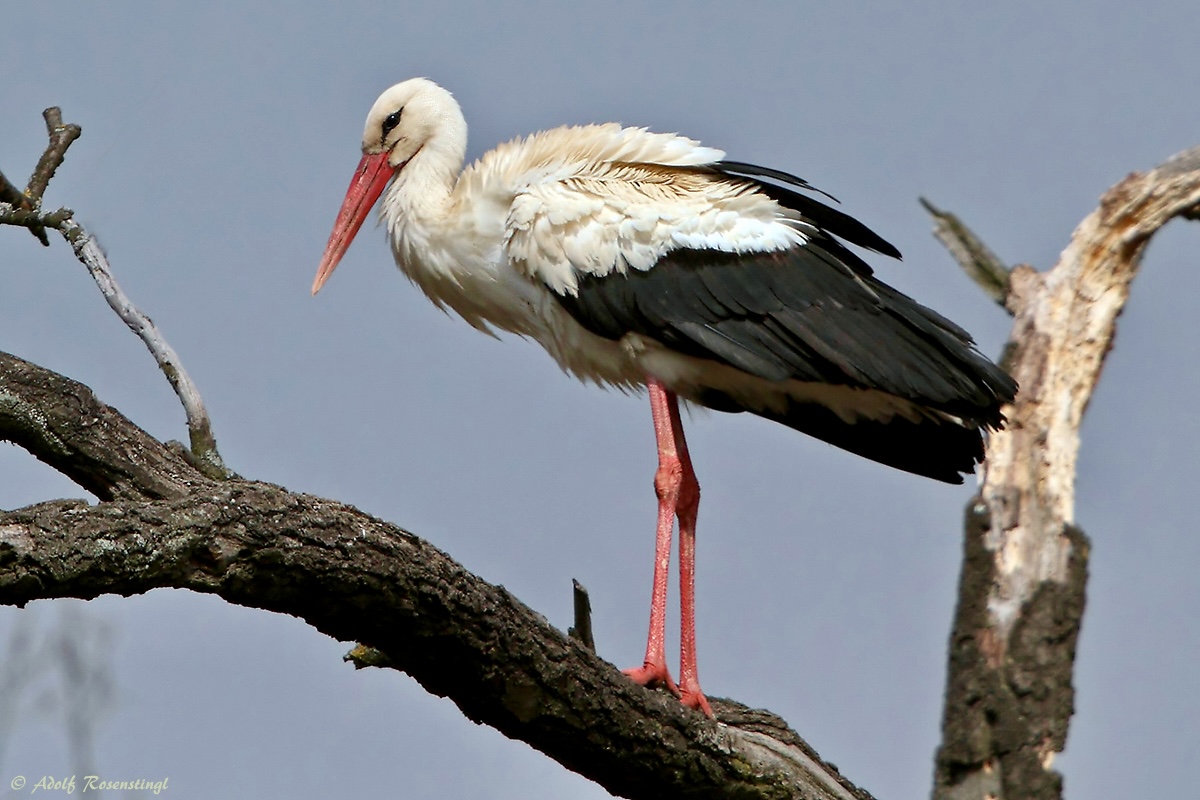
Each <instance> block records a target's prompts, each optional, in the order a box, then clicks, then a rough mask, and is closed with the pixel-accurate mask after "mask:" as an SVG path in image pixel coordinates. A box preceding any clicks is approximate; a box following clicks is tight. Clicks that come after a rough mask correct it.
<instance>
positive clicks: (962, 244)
mask: <svg viewBox="0 0 1200 800" xmlns="http://www.w3.org/2000/svg"><path fill="white" fill-rule="evenodd" d="M918 199H919V200H920V202H921V205H922V206H923V207H924V208H925V210H926V211H928V212H929V214H930V216H932V217H933V219H934V223H935V224H934V226H933V235H934V236H935V237H937V240H938V241H939V242H941V243H942V244H943V245H945V246H946V249H947V250H949V251H950V255H952V256H954V260H955V261H957V262H958V265H959V266H960V267H962V268H963V271H964V272H966V273H967V275H968V276H969V277H970V278H971V280H973V281H975V283H977V284H978V285H979V287H980V288H981V289H983V291H984V293H985V294H987V296H988V297H990V298H992V299H993V300H995V301H996V302H997V303H998V304H1000V305H1001V306H1003V305H1004V303H1005V299H1006V298H1007V297H1008V276H1009V269H1008V267H1007V266H1005V264H1004V262H1003V261H1001V260H1000V259H999V257H997V256H996V254H995V253H993V252H992V251H991V249H989V248H988V246H987V245H985V244H984V243H983V241H982V240H981V239H980V238H979V237H978V236H976V235H975V233H974V232H973V231H972V230H971V229H970V228H968V227H967V226H966V225H965V224H963V221H962V220H960V219H959V218H958V217H957V216H956V215H954V214H951V213H950V212H948V211H942V210H941V209H939V208H938V207H937V206H935V205H934V204H933V203H931V202H929V201H928V200H926V199H925V198H924V197H921V198H918Z"/></svg>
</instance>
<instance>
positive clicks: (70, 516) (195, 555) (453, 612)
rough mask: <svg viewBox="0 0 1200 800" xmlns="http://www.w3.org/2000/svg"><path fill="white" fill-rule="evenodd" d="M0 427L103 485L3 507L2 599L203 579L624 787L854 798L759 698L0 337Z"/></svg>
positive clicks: (686, 793)
mask: <svg viewBox="0 0 1200 800" xmlns="http://www.w3.org/2000/svg"><path fill="white" fill-rule="evenodd" d="M0 438H4V439H8V440H10V441H16V442H17V443H18V444H20V445H21V446H23V447H25V448H26V449H28V450H30V452H32V453H33V454H34V455H36V456H37V457H39V458H41V459H42V460H44V461H47V463H50V464H52V465H53V466H55V467H56V468H58V469H61V470H62V471H63V472H64V473H66V474H68V475H69V476H71V477H72V478H74V479H75V480H77V481H79V482H80V483H81V485H85V486H87V487H88V488H90V489H91V490H92V491H94V492H96V493H97V494H98V495H100V496H106V497H112V498H116V499H115V500H114V501H113V502H105V503H101V504H99V505H88V504H87V503H85V502H83V501H64V500H58V501H53V502H49V503H43V504H40V505H36V506H30V507H28V508H24V509H19V510H16V511H11V512H0V603H4V604H9V605H23V604H25V603H27V602H29V601H30V600H36V599H42V598H52V597H82V598H90V597H95V596H97V595H99V594H105V593H112V592H115V593H118V594H122V595H131V594H137V593H141V592H146V591H149V590H150V589H154V588H159V587H176V588H185V589H192V590H194V591H199V592H209V593H213V594H217V595H219V596H220V597H222V598H224V599H226V600H228V601H229V602H231V603H237V604H239V605H245V606H249V607H253V608H262V609H267V610H270V611H277V612H280V613H285V614H292V615H294V616H297V617H300V618H302V619H304V620H306V621H307V622H308V623H309V624H311V625H313V626H314V627H315V628H317V629H318V630H321V631H323V632H324V633H326V634H328V635H330V636H333V637H335V638H337V639H340V640H344V641H358V642H362V643H364V644H365V645H368V646H370V647H371V648H374V649H375V650H377V651H378V652H379V654H380V655H379V656H369V663H374V664H388V665H391V666H394V667H395V668H397V669H401V670H403V671H405V672H407V673H408V674H410V675H412V676H413V677H414V678H415V679H416V680H417V681H419V682H420V683H421V684H422V685H423V686H424V687H425V688H426V689H427V690H429V691H430V692H433V693H434V694H438V695H442V696H446V697H449V698H451V699H452V700H454V702H455V703H457V704H458V706H459V708H461V709H462V711H463V713H464V714H466V715H467V716H468V717H469V718H470V719H472V720H474V721H476V722H481V723H485V724H488V725H491V726H493V727H495V728H496V729H497V730H499V731H501V732H502V733H504V734H505V735H507V736H510V737H512V738H516V739H521V740H523V741H525V742H528V743H529V744H530V745H532V746H533V747H536V748H538V749H539V750H541V751H543V752H545V753H546V754H547V755H550V756H551V757H552V758H555V759H556V760H558V761H559V762H561V763H562V764H564V765H565V766H567V767H568V768H569V769H572V770H574V771H576V772H579V773H580V774H582V775H585V776H587V777H589V778H591V779H592V780H594V781H596V782H598V783H600V784H601V785H603V786H604V787H606V788H607V789H609V790H610V791H612V792H614V793H617V794H620V795H623V796H626V797H630V798H639V797H646V798H651V797H653V798H658V797H712V798H794V797H800V798H842V800H850V799H853V800H867V799H868V798H869V795H867V794H866V793H865V792H862V791H861V790H859V789H857V788H855V787H854V786H853V785H852V784H850V783H849V782H848V781H846V780H845V779H844V778H842V777H841V776H840V775H839V774H838V773H837V771H836V769H835V768H833V767H831V766H829V765H826V764H824V763H823V762H821V760H820V759H819V757H818V756H817V755H816V753H814V752H813V751H812V750H811V749H810V748H809V747H808V746H807V745H806V744H805V743H804V741H803V740H802V739H801V738H800V737H799V736H797V735H796V734H795V733H794V732H792V731H790V730H789V729H788V728H787V726H786V725H785V724H783V723H782V721H781V720H778V719H777V718H775V717H773V716H772V715H770V714H767V713H766V712H755V711H750V710H749V709H746V708H744V707H742V706H739V705H738V704H736V703H731V702H728V701H719V700H714V702H713V706H714V709H715V710H716V713H717V715H718V717H719V718H720V719H721V720H722V721H721V722H714V721H712V720H709V719H706V718H705V717H703V716H702V715H700V714H698V713H695V712H693V711H689V710H687V709H685V708H683V707H682V706H681V705H680V704H679V702H678V701H677V700H675V699H674V698H673V697H670V696H668V695H665V694H661V693H658V692H653V691H648V690H646V689H644V688H642V687H639V686H636V685H635V684H633V683H632V682H631V681H629V680H628V679H626V678H625V677H624V676H623V675H621V674H620V672H619V671H618V670H617V669H615V668H614V667H613V666H612V665H611V664H609V663H607V662H606V661H604V660H603V659H601V658H599V657H598V656H596V655H595V654H594V653H592V652H591V651H590V650H589V649H588V648H587V647H585V646H583V645H582V644H580V643H579V642H576V641H574V640H573V639H570V638H568V637H567V636H564V635H563V634H562V633H560V632H559V631H557V630H556V629H555V628H553V627H552V626H551V625H549V624H548V623H547V622H546V621H545V619H543V618H542V617H541V616H540V615H538V614H537V613H535V612H533V611H532V610H530V609H529V608H527V607H526V606H524V605H523V604H521V603H520V601H518V600H517V599H516V598H514V597H513V596H512V595H510V594H509V593H508V592H507V591H505V590H504V589H503V588H502V587H498V586H493V585H491V584H489V583H487V582H485V581H483V580H481V579H480V578H477V577H475V576H474V575H472V574H470V573H469V572H467V571H466V570H465V569H463V568H462V567H461V566H460V565H458V564H457V563H455V562H454V561H453V560H451V559H450V558H449V557H448V556H446V555H445V554H444V553H442V552H441V551H439V550H437V549H436V548H434V547H433V546H431V545H429V544H428V543H426V542H424V541H422V540H421V539H419V538H417V537H416V536H413V535H412V534H410V533H407V532H406V531H403V530H401V529H399V528H397V527H395V526H393V525H390V524H388V523H385V522H382V521H380V520H377V519H374V518H372V517H369V516H367V515H366V514H363V513H362V512H360V511H358V510H357V509H354V508H351V507H349V506H346V505H342V504H340V503H336V502H333V501H329V500H323V499H320V498H316V497H311V496H308V495H302V494H294V493H291V492H288V491H286V490H284V489H282V488H280V487H278V486H272V485H269V484H263V483H254V482H249V481H243V480H228V481H211V480H208V479H206V478H204V477H203V476H202V475H200V474H199V473H198V472H196V471H195V470H193V469H192V468H191V467H190V466H189V465H188V464H187V463H186V462H184V461H183V460H181V459H179V458H178V457H176V456H175V455H174V454H173V453H172V452H171V451H170V450H169V449H168V448H167V447H166V446H164V445H162V444H161V443H159V442H157V441H156V440H154V439H153V438H152V437H150V436H149V435H148V434H146V433H145V432H144V431H142V430H140V429H139V428H137V426H135V425H134V424H133V423H131V422H130V421H129V420H128V419H126V418H125V417H124V416H122V415H121V414H120V413H119V412H117V411H115V410H114V409H111V408H108V407H106V406H104V405H103V404H102V403H100V402H99V401H98V400H96V399H95V398H94V397H93V396H92V394H91V392H90V391H89V390H88V389H87V388H86V387H84V386H82V385H80V384H78V383H75V382H74V381H70V380H68V379H66V378H63V377H62V376H59V375H55V374H54V373H51V372H48V371H47V370H44V369H41V368H40V367H37V366H34V365H32V364H29V363H28V362H25V361H21V360H20V359H17V358H13V357H11V356H3V357H0ZM360 660H364V659H360Z"/></svg>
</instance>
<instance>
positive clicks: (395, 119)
mask: <svg viewBox="0 0 1200 800" xmlns="http://www.w3.org/2000/svg"><path fill="white" fill-rule="evenodd" d="M402 111H404V109H403V108H401V109H398V110H396V111H393V112H392V113H390V114H388V115H387V116H386V117H384V120H383V138H384V139H386V138H387V135H388V134H389V133H391V132H392V128H395V127H396V126H397V125H399V124H400V113H401V112H402Z"/></svg>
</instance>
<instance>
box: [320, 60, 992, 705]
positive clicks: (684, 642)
mask: <svg viewBox="0 0 1200 800" xmlns="http://www.w3.org/2000/svg"><path fill="white" fill-rule="evenodd" d="M466 149H467V125H466V122H465V120H464V119H463V115H462V111H461V109H460V108H459V106H458V103H457V102H456V101H455V100H454V98H453V97H452V96H451V94H450V93H449V92H447V91H446V90H445V89H443V88H441V87H440V86H438V85H437V84H435V83H433V82H431V81H428V80H425V79H423V78H416V79H413V80H408V81H405V82H403V83H400V84H397V85H395V86H393V87H391V88H390V89H388V90H387V91H386V92H384V93H383V94H382V95H381V96H380V97H379V99H378V100H377V101H375V105H374V106H372V107H371V111H370V113H369V114H368V115H367V123H366V129H365V131H364V132H363V142H362V152H363V157H362V160H361V161H360V162H359V165H358V169H357V170H356V171H355V174H354V178H353V180H352V181H351V183H350V188H349V190H348V191H347V192H346V198H345V201H344V202H343V204H342V207H341V211H340V212H339V213H338V217H337V221H336V222H335V223H334V228H333V233H332V234H331V235H330V238H329V244H328V246H327V247H326V248H325V254H324V256H323V257H322V259H321V264H320V267H319V269H318V271H317V276H316V279H315V280H314V282H313V287H312V291H313V294H316V292H317V291H318V290H319V289H320V288H321V287H322V286H323V285H324V284H325V281H326V280H328V279H329V276H330V275H331V274H332V273H333V270H334V268H335V267H336V266H337V264H338V261H339V260H340V259H341V257H342V254H343V253H344V252H345V251H346V248H347V247H349V245H350V242H351V240H352V239H353V238H354V236H355V234H356V233H357V232H358V230H359V228H360V227H361V226H362V223H363V220H364V219H365V218H366V216H367V214H368V213H369V212H370V210H371V207H372V206H373V205H374V204H375V201H376V200H377V199H378V198H379V196H380V195H381V194H383V195H384V199H383V208H382V212H381V216H382V219H383V221H384V222H386V224H387V230H388V233H389V235H390V237H391V243H392V251H393V253H394V255H395V257H396V263H397V264H398V265H399V267H400V270H401V271H402V272H403V273H404V274H405V275H406V276H408V278H409V279H410V280H412V281H413V282H414V283H415V284H417V286H419V287H420V288H421V290H422V291H423V292H425V294H426V295H427V296H428V297H429V299H430V300H432V301H433V302H434V303H435V304H437V305H438V306H439V307H441V308H443V309H445V308H447V307H448V308H451V309H453V310H454V311H455V312H457V313H458V314H459V315H461V316H462V317H463V319H465V320H466V321H467V322H469V323H470V324H471V325H473V326H474V327H476V328H478V329H479V330H482V331H485V332H490V331H492V330H493V329H494V328H499V329H502V330H506V331H511V332H513V333H517V334H520V335H522V336H527V337H529V338H532V339H534V340H536V341H537V342H538V343H540V344H541V345H542V346H543V347H544V348H546V350H547V351H548V352H549V353H550V356H551V357H552V358H553V359H554V360H555V361H557V362H558V364H559V366H561V367H562V368H563V369H564V370H566V371H567V372H569V373H571V374H573V375H575V376H577V377H579V378H581V379H583V380H590V381H594V382H596V383H599V384H602V385H607V386H617V387H621V388H625V389H629V388H638V387H641V386H645V387H646V389H647V391H648V393H649V395H650V410H651V413H652V414H653V418H654V433H655V436H656V437H657V440H658V470H657V472H656V473H655V476H654V488H655V491H656V492H657V495H658V530H657V538H656V544H655V556H654V584H653V591H652V594H651V605H650V633H649V637H648V640H647V643H646V657H645V660H644V663H643V665H642V666H641V667H638V668H636V669H632V670H628V671H627V672H626V674H628V675H629V676H630V677H631V678H633V679H634V680H635V681H637V682H638V683H640V684H643V685H651V684H656V685H662V686H665V687H667V688H668V689H669V690H671V691H672V692H673V693H675V694H676V695H677V696H679V697H681V699H682V700H683V702H684V704H686V705H687V706H690V707H692V708H698V709H700V710H701V711H703V712H704V713H705V714H707V715H709V716H712V711H711V710H710V708H709V704H708V701H707V700H706V699H705V697H704V694H703V693H702V692H701V690H700V681H699V677H698V675H697V670H696V649H695V626H694V622H693V608H694V601H693V574H694V573H693V564H694V552H695V550H694V548H695V526H696V510H697V507H698V504H699V500H700V488H699V485H698V484H697V482H696V477H695V474H694V472H693V471H692V465H691V461H690V459H689V457H688V450H687V445H686V443H685V442H684V437H683V428H682V425H681V422H680V416H679V398H683V399H684V400H686V401H688V402H691V403H695V404H697V405H700V406H706V407H708V408H713V409H717V410H719V411H730V412H734V411H749V412H751V413H753V414H758V415H759V416H762V417H766V418H767V419H771V420H774V421H776V422H780V423H782V424H784V425H786V426H788V427H790V428H794V429H796V430H798V431H801V432H803V433H807V434H809V435H811V436H815V437H817V438H818V439H822V440H824V441H826V442H829V443H830V444H833V445H835V446H837V447H841V448H844V449H846V450H849V451H851V452H854V453H858V454H859V455H862V456H865V457H866V458H870V459H873V460H875V461H878V462H880V463H883V464H887V465H889V466H892V467H896V468H898V469H902V470H907V471H908V472H913V473H916V474H918V475H925V476H928V477H931V478H935V479H937V480H941V481H946V482H949V483H961V482H962V475H961V474H960V473H970V472H973V471H974V468H975V464H976V463H978V462H979V461H980V460H981V459H982V458H983V442H982V437H981V433H982V430H983V429H995V428H998V427H1000V425H1002V424H1003V421H1004V418H1003V416H1002V415H1001V410H1000V409H1001V406H1002V405H1003V404H1004V403H1007V402H1009V401H1011V400H1012V399H1013V395H1014V393H1015V392H1016V384H1015V383H1014V382H1013V380H1012V378H1010V377H1009V376H1008V375H1007V374H1005V373H1004V371H1003V370H1001V369H1000V368H999V367H997V366H996V365H994V364H992V363H991V362H990V361H989V360H988V359H987V358H985V357H984V356H982V355H981V354H980V353H979V352H978V351H977V350H976V349H975V347H974V344H973V342H972V340H971V337H970V335H969V334H967V332H966V331H964V330H963V329H962V328H959V327H958V326H957V325H955V324H954V323H952V322H950V321H949V320H947V319H946V318H944V317H942V316H941V315H939V314H937V313H936V312H934V311H931V310H930V309H928V308H925V307H924V306H922V305H919V304H918V303H916V302H915V301H913V300H911V299H910V298H908V297H906V296H905V295H903V294H901V293H900V292H898V291H896V290H895V289H893V288H891V287H890V286H888V285H887V284H884V283H882V282H881V281H880V280H878V279H877V278H875V277H874V276H873V274H872V271H871V268H870V267H869V266H867V264H866V263H865V262H864V261H863V260H862V259H861V258H859V257H858V256H857V255H856V254H854V253H853V252H851V251H850V250H849V249H847V247H846V246H845V244H843V242H846V243H849V244H853V245H858V246H860V247H864V248H866V249H868V250H874V251H875V252H878V253H882V254H884V255H888V256H894V257H899V255H900V254H899V252H898V251H897V250H896V249H895V248H894V247H893V246H892V245H890V244H888V243H887V242H886V241H884V240H883V239H882V238H880V237H879V236H878V235H877V234H875V233H874V232H872V231H871V230H870V229H868V228H867V227H866V226H865V225H863V224H862V223H860V222H858V221H857V220H855V219H853V218H851V217H849V216H848V215H846V214H844V213H842V212H840V211H837V210H835V209H833V208H830V207H829V206H827V205H825V204H824V203H822V202H820V201H818V200H816V199H814V198H813V197H811V196H809V195H806V194H801V193H800V191H801V190H805V191H809V192H813V191H817V190H815V189H813V187H812V186H810V185H809V184H808V183H806V182H805V181H803V180H801V179H800V178H797V177H795V176H794V175H789V174H787V173H784V172H779V171H776V170H772V169H767V168H764V167H757V166H753V165H751V164H745V163H739V162H734V161H726V160H724V157H725V154H724V153H723V152H722V151H720V150H715V149H713V148H710V147H702V146H701V145H700V144H699V143H697V142H695V141H693V140H691V139H687V138H684V137H682V136H676V135H673V134H658V133H650V132H649V131H647V130H646V129H644V128H623V127H621V126H619V125H616V124H607V125H587V126H582V127H563V128H556V129H554V130H550V131H544V132H542V133H536V134H533V135H532V136H529V137H528V138H526V139H524V140H521V141H513V142H509V143H508V144H503V145H500V146H499V147H497V148H496V149H495V150H492V151H491V152H490V153H487V154H486V155H484V156H483V157H482V158H481V159H479V161H477V162H475V163H474V164H472V165H470V166H468V167H467V168H466V169H463V168H462V165H463V158H464V156H465V153H466ZM389 181H390V182H391V186H390V187H388V183H389ZM385 189H386V193H385ZM675 518H678V520H679V561H680V564H679V583H680V605H681V606H682V617H683V619H682V630H681V636H680V638H681V659H680V668H679V678H680V680H679V684H678V686H676V684H675V683H674V682H673V681H672V680H671V676H670V674H669V673H668V671H667V665H666V658H665V653H664V647H663V638H664V629H665V624H666V622H665V607H666V595H667V567H668V564H669V559H670V555H669V554H670V545H671V532H672V527H673V525H674V520H675Z"/></svg>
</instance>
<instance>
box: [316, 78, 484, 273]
mask: <svg viewBox="0 0 1200 800" xmlns="http://www.w3.org/2000/svg"><path fill="white" fill-rule="evenodd" d="M426 148H428V149H429V150H430V151H431V152H430V155H429V156H428V157H436V156H434V153H433V151H437V153H438V155H439V156H440V157H441V158H440V159H439V160H441V161H445V162H448V163H450V164H451V166H452V167H453V168H457V167H458V166H459V165H460V164H461V162H462V155H463V152H464V151H465V150H466V123H465V122H463V118H462V111H461V110H460V109H459V107H458V103H457V102H455V100H454V97H453V96H452V95H451V94H450V93H449V92H448V91H446V90H445V89H443V88H442V87H440V86H438V85H437V84H436V83H434V82H433V81H431V80H427V79H425V78H412V79H411V80H407V81H404V82H403V83H397V84H396V85H395V86H393V87H391V88H390V89H388V90H387V91H386V92H384V93H383V94H381V95H380V96H379V99H378V100H376V101H375V105H373V106H371V111H370V113H368V114H367V124H366V127H365V128H364V129H363V140H362V152H363V157H362V160H361V161H359V162H358V169H356V170H355V172H354V177H353V178H352V179H351V181H350V188H349V189H347V190H346V199H345V200H343V201H342V208H341V210H340V211H339V212H338V216H337V221H335V222H334V224H333V232H332V233H331V234H330V236H329V243H328V244H327V245H326V246H325V255H324V256H323V257H322V258H321V265H320V266H319V267H318V268H317V277H316V279H315V280H314V281H313V286H312V293H313V294H316V293H317V292H318V291H320V289H321V286H323V285H324V283H325V281H327V280H328V279H329V276H330V275H332V274H333V270H334V269H335V268H336V267H337V265H338V262H339V261H341V259H342V255H343V254H344V253H345V252H346V248H348V247H349V246H350V242H352V241H353V240H354V236H355V234H357V233H358V230H359V228H361V227H362V224H363V221H364V220H365V219H366V218H367V214H369V213H370V212H371V208H372V207H373V206H374V205H375V201H376V200H378V199H379V196H380V195H381V194H383V190H384V189H385V188H386V187H387V184H388V181H389V180H391V179H392V177H394V176H395V175H397V174H398V173H399V172H400V170H402V169H404V167H405V166H406V165H407V164H408V163H409V161H411V160H412V159H413V157H414V156H415V155H416V154H417V153H418V152H420V151H421V150H423V149H426Z"/></svg>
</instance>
